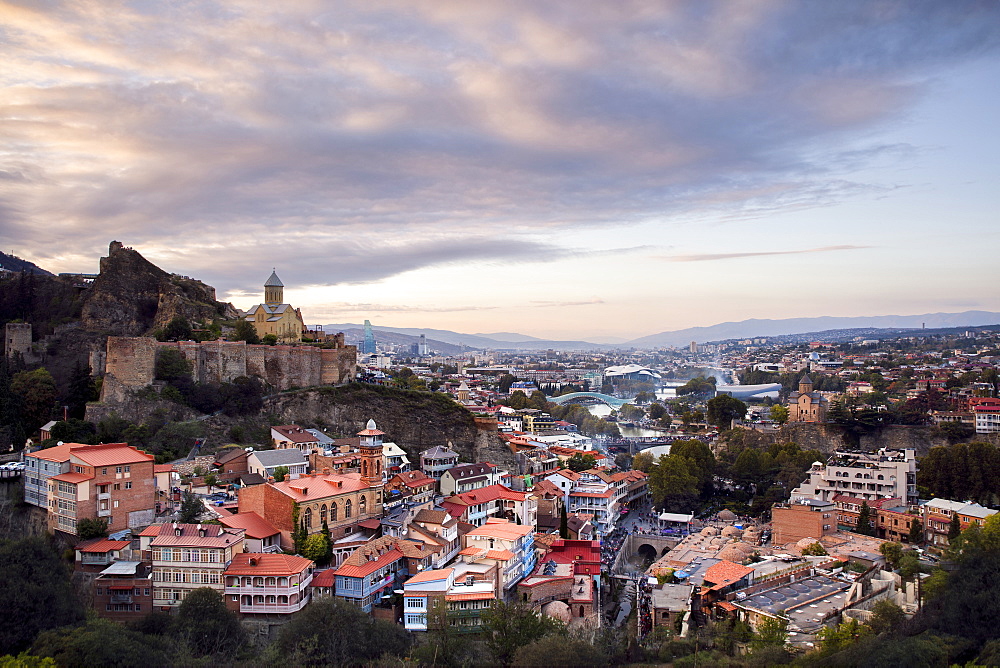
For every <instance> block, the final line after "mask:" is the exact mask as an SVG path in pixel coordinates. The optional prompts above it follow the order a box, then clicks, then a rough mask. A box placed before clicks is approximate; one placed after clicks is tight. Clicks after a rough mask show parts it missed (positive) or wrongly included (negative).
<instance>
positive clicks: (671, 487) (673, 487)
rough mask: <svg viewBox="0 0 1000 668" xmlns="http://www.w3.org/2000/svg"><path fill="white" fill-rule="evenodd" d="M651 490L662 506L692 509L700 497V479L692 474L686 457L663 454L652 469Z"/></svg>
mask: <svg viewBox="0 0 1000 668" xmlns="http://www.w3.org/2000/svg"><path fill="white" fill-rule="evenodd" d="M649 491H650V494H651V495H652V497H653V503H654V504H656V505H657V506H658V507H660V508H670V509H674V510H690V509H691V508H692V507H693V506H694V504H695V500H696V499H697V498H698V479H697V478H696V477H694V476H693V475H691V471H690V468H689V466H688V463H687V460H686V459H684V458H682V457H675V456H672V455H661V456H660V460H659V462H657V464H656V466H654V467H653V468H652V469H650V472H649Z"/></svg>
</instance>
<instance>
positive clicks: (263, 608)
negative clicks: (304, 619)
mask: <svg viewBox="0 0 1000 668" xmlns="http://www.w3.org/2000/svg"><path fill="white" fill-rule="evenodd" d="M308 604H309V598H305V599H303V600H301V601H296V602H295V603H254V604H251V605H246V604H244V603H240V612H241V613H242V614H247V613H262V614H268V613H270V614H279V615H280V614H285V615H287V614H289V613H292V612H298V611H299V610H301V609H302V608H304V607H306V605H308Z"/></svg>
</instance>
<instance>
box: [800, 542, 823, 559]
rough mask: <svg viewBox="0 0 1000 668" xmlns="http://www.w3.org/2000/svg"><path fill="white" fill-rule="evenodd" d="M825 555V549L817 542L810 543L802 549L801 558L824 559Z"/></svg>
mask: <svg viewBox="0 0 1000 668" xmlns="http://www.w3.org/2000/svg"><path fill="white" fill-rule="evenodd" d="M826 555H827V551H826V548H825V547H823V545H822V544H821V543H819V542H816V543H810V544H809V545H806V546H805V547H804V548H803V549H802V556H803V557H825V556H826Z"/></svg>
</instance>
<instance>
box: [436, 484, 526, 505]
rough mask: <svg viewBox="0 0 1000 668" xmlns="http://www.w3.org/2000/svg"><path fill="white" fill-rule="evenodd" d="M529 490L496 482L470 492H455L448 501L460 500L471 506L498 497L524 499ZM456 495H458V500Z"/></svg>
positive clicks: (494, 499)
mask: <svg viewBox="0 0 1000 668" xmlns="http://www.w3.org/2000/svg"><path fill="white" fill-rule="evenodd" d="M527 496H528V493H527V492H516V491H514V490H512V489H511V488H510V487H507V486H506V485H501V484H499V483H498V484H496V485H489V486H488V487H480V488H479V489H474V490H472V491H470V492H462V493H461V494H455V495H453V496H450V497H448V501H451V502H452V503H456V502H457V501H460V502H462V503H464V504H466V505H469V506H476V505H479V504H481V503H489V502H490V501H496V500H497V499H506V500H508V501H524V499H525V498H527ZM456 497H458V499H457V501H456Z"/></svg>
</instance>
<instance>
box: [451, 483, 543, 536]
mask: <svg viewBox="0 0 1000 668" xmlns="http://www.w3.org/2000/svg"><path fill="white" fill-rule="evenodd" d="M441 507H442V508H444V509H445V510H446V511H448V513H450V514H451V515H452V516H453V517H456V518H458V519H460V520H461V521H463V522H468V523H469V524H473V525H475V526H482V525H483V524H484V523H485V522H486V521H487V520H488V519H489V518H492V517H499V518H502V519H506V520H510V521H516V522H520V523H521V524H524V525H527V526H530V527H534V526H536V522H537V516H538V501H537V500H536V499H535V496H534V495H533V494H531V493H530V492H518V491H515V490H513V489H511V488H509V487H506V486H504V485H490V486H489V487H483V488H481V489H474V490H472V491H471V492H463V493H462V494H455V495H452V496H449V497H448V498H446V499H445V500H444V501H442V502H441Z"/></svg>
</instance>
